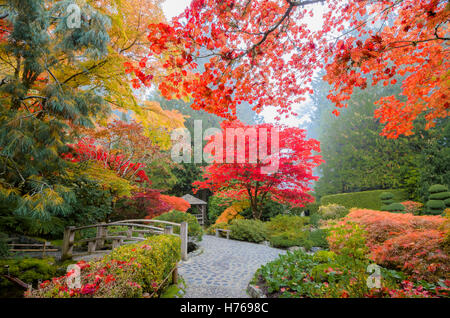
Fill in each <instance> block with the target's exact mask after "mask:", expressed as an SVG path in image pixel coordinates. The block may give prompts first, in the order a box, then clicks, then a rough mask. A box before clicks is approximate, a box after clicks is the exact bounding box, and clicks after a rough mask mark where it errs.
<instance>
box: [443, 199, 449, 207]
mask: <svg viewBox="0 0 450 318" xmlns="http://www.w3.org/2000/svg"><path fill="white" fill-rule="evenodd" d="M444 203H445V206H446V207H447V208H450V198H448V199H447V200H444Z"/></svg>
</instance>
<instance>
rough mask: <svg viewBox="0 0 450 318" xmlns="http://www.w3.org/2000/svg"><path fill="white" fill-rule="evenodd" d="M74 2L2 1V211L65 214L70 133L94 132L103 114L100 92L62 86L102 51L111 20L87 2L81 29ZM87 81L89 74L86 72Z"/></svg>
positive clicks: (69, 197) (42, 216)
mask: <svg viewBox="0 0 450 318" xmlns="http://www.w3.org/2000/svg"><path fill="white" fill-rule="evenodd" d="M71 3H73V2H72V1H43V0H9V1H2V6H1V7H0V8H1V12H0V16H1V17H2V24H3V25H6V27H7V28H8V30H9V31H8V32H7V34H6V36H5V37H4V38H3V40H1V42H0V69H1V78H0V104H1V108H0V171H1V174H0V201H1V204H0V205H2V207H3V208H5V207H6V209H2V214H3V215H5V214H8V213H10V214H13V215H15V216H20V217H26V218H33V219H38V220H42V221H49V220H51V219H52V217H56V216H60V215H65V214H67V213H70V206H71V205H70V203H71V202H74V200H75V199H76V197H75V194H74V192H73V191H72V188H71V187H70V186H68V184H70V182H67V179H68V178H69V176H68V175H67V174H66V173H65V172H66V171H65V168H66V167H67V163H66V162H65V161H64V160H62V159H61V157H60V154H61V153H62V152H64V151H67V149H66V146H65V145H66V142H67V141H68V140H67V138H68V132H70V131H71V130H73V129H76V128H77V127H82V126H83V127H92V126H93V121H94V120H97V119H100V118H103V117H104V116H105V115H107V114H108V112H109V109H108V107H107V105H106V104H105V103H104V101H103V99H102V98H101V95H102V92H101V91H95V90H92V89H90V87H89V85H84V86H78V85H76V82H74V81H70V84H69V83H67V80H68V78H67V76H68V74H66V73H65V72H60V70H61V69H63V68H64V69H70V68H73V69H76V68H78V67H79V65H80V63H82V62H85V61H87V60H89V59H93V60H97V59H101V58H102V57H103V56H105V54H107V44H108V41H109V37H108V33H107V27H108V25H109V24H110V23H109V19H108V18H106V17H105V16H103V15H101V14H99V13H98V12H97V11H95V10H94V9H93V8H92V7H90V6H89V5H88V4H85V5H83V6H81V7H79V8H80V16H79V18H80V19H79V22H80V24H79V27H78V25H76V24H75V25H74V24H73V22H74V21H72V20H71V19H75V22H76V20H77V19H76V18H77V17H76V16H73V14H76V11H75V13H74V12H73V11H72V13H70V10H68V6H69V5H70V4H71ZM85 75H86V76H87V75H88V74H85Z"/></svg>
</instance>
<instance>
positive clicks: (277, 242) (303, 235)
mask: <svg viewBox="0 0 450 318" xmlns="http://www.w3.org/2000/svg"><path fill="white" fill-rule="evenodd" d="M307 238H308V233H307V232H306V231H296V232H294V231H290V232H284V233H279V234H275V235H271V236H270V237H269V242H270V244H271V245H272V246H273V247H277V248H287V247H292V246H304V245H306V246H307V249H309V248H311V246H310V244H309V242H307ZM305 248H306V247H305Z"/></svg>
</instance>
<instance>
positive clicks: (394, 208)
mask: <svg viewBox="0 0 450 318" xmlns="http://www.w3.org/2000/svg"><path fill="white" fill-rule="evenodd" d="M383 211H388V212H394V213H404V212H405V206H404V205H403V204H401V203H391V204H389V205H388V206H387V207H386V208H385V209H383Z"/></svg>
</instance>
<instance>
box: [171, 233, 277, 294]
mask: <svg viewBox="0 0 450 318" xmlns="http://www.w3.org/2000/svg"><path fill="white" fill-rule="evenodd" d="M200 247H201V248H202V249H203V253H201V254H200V255H197V256H190V257H189V259H188V261H186V262H181V263H180V268H179V273H180V274H181V276H182V277H183V278H184V279H185V281H186V285H187V288H186V294H185V296H184V297H185V298H247V297H249V296H248V295H247V293H246V289H247V285H248V283H249V282H250V280H251V279H252V277H253V275H254V273H255V271H256V270H257V269H258V268H259V267H260V266H261V265H264V264H266V263H268V262H270V261H272V260H274V259H275V258H277V257H278V255H279V254H283V253H285V251H284V250H280V249H276V248H272V247H268V246H266V245H262V244H254V243H248V242H241V241H235V240H227V239H224V238H217V237H214V236H211V235H204V236H203V240H202V241H201V242H200Z"/></svg>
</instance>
